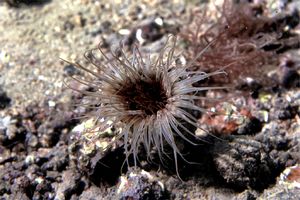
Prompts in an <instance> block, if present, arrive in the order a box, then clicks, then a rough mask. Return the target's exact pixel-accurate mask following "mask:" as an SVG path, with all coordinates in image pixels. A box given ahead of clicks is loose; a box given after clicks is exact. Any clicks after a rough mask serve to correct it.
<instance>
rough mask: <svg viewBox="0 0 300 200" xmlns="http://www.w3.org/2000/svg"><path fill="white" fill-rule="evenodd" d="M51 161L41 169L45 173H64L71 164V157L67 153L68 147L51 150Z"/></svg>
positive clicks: (49, 155) (48, 156)
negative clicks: (69, 163) (53, 171)
mask: <svg viewBox="0 0 300 200" xmlns="http://www.w3.org/2000/svg"><path fill="white" fill-rule="evenodd" d="M47 158H48V159H49V161H47V162H45V163H44V164H43V165H42V166H41V169H42V170H43V171H48V170H51V171H52V170H55V171H62V170H64V169H65V168H66V167H67V165H68V162H69V156H68V152H67V146H61V147H57V148H53V149H51V151H50V152H49V154H48V155H47Z"/></svg>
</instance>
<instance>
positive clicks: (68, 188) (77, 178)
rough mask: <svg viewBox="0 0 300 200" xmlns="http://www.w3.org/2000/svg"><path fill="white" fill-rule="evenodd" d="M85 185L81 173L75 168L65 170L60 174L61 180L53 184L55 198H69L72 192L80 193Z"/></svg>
mask: <svg viewBox="0 0 300 200" xmlns="http://www.w3.org/2000/svg"><path fill="white" fill-rule="evenodd" d="M84 187H85V184H84V182H82V181H81V175H80V174H79V173H78V172H77V171H75V170H71V169H70V170H67V171H64V172H63V174H62V182H61V183H59V184H57V183H55V184H54V188H55V191H56V196H55V199H70V198H71V196H72V195H73V194H77V195H80V194H81V193H82V191H83V189H84Z"/></svg>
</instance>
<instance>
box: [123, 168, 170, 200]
mask: <svg viewBox="0 0 300 200" xmlns="http://www.w3.org/2000/svg"><path fill="white" fill-rule="evenodd" d="M117 197H118V199H121V200H127V199H134V200H135V199H136V200H137V199H145V200H150V199H157V200H162V199H169V197H168V194H167V192H166V191H165V190H164V187H163V185H162V183H159V182H158V181H155V180H154V177H152V176H151V175H150V174H149V173H148V172H145V171H138V172H131V173H127V176H126V177H122V178H121V179H120V183H119V187H118V190H117Z"/></svg>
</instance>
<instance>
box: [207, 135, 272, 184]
mask: <svg viewBox="0 0 300 200" xmlns="http://www.w3.org/2000/svg"><path fill="white" fill-rule="evenodd" d="M213 154H214V161H215V164H216V167H217V170H218V172H219V173H220V174H221V176H222V177H223V178H224V179H225V180H226V182H227V183H229V184H230V185H233V186H234V187H235V188H237V189H245V188H254V189H257V190H262V189H264V188H266V187H267V186H268V185H270V184H271V183H274V182H275V179H276V176H277V175H278V174H277V172H276V171H275V166H274V162H273V161H272V159H271V158H270V157H269V156H268V154H267V152H265V150H264V145H263V144H262V143H260V142H258V141H255V140H253V139H250V138H238V137H235V138H231V140H230V141H227V142H226V141H225V140H224V141H220V142H217V143H216V144H215V145H214V151H213Z"/></svg>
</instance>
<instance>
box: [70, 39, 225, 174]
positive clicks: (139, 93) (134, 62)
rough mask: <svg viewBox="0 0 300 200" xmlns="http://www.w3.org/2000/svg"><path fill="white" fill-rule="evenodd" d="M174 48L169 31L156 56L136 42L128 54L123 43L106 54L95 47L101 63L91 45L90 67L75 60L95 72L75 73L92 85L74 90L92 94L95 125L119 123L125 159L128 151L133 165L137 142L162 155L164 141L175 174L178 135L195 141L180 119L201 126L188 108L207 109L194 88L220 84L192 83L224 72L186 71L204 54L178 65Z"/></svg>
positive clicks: (192, 142)
mask: <svg viewBox="0 0 300 200" xmlns="http://www.w3.org/2000/svg"><path fill="white" fill-rule="evenodd" d="M175 47H176V37H174V36H170V37H168V41H167V42H166V44H165V45H164V47H163V48H162V49H161V51H160V53H159V54H158V56H156V57H155V58H153V56H150V55H144V54H142V53H141V52H140V50H139V48H138V47H134V48H133V51H132V54H131V55H128V54H126V53H125V52H124V50H123V48H122V47H120V48H119V49H118V51H117V52H118V53H114V52H110V53H108V54H106V53H104V52H103V51H102V50H101V48H98V49H95V50H97V51H99V52H100V53H101V55H102V56H103V58H104V59H105V60H106V61H105V62H100V60H99V58H96V56H95V54H94V53H95V52H94V50H92V51H90V52H88V53H87V54H86V56H85V57H86V58H87V60H88V61H89V62H90V63H91V64H92V65H93V67H94V70H93V69H89V68H87V67H84V66H82V65H81V64H79V63H74V65H75V66H77V67H78V68H80V69H82V70H84V71H86V72H88V73H89V74H90V75H92V76H94V78H93V80H92V81H86V80H83V78H78V77H73V78H74V79H75V80H76V81H78V82H79V83H80V84H84V85H87V86H91V87H93V88H94V90H93V91H80V90H78V89H76V88H72V89H73V90H76V91H78V92H81V93H83V94H85V95H87V96H88V97H90V99H91V103H90V104H88V106H89V107H90V108H92V116H94V117H95V118H96V121H97V124H98V125H99V124H106V122H108V121H112V125H116V124H121V132H120V137H122V138H123V140H124V148H125V155H126V160H127V161H128V158H129V156H130V155H132V156H133V158H134V164H135V166H136V165H137V154H138V148H139V146H140V145H143V146H144V148H145V150H146V152H147V157H148V158H149V157H150V152H151V150H152V148H156V149H157V152H158V155H159V157H160V159H161V158H162V157H163V155H165V154H166V153H165V151H164V145H166V144H167V145H169V146H170V147H171V148H172V150H173V156H174V161H175V168H176V172H177V174H178V166H177V158H178V155H179V156H181V157H183V156H182V154H181V153H180V150H179V148H178V147H177V145H176V138H178V136H179V137H181V138H182V139H184V140H186V141H187V142H189V143H191V144H195V142H194V141H192V140H190V139H189V138H190V137H187V134H190V135H192V136H193V137H196V136H195V135H194V133H193V132H192V131H191V130H190V129H188V128H186V126H184V125H183V122H184V123H187V124H190V125H192V126H194V127H200V125H199V124H198V120H197V118H196V117H194V116H193V115H192V114H191V113H190V112H189V111H191V110H194V111H200V112H206V110H205V109H204V108H202V107H199V106H198V105H197V104H195V101H196V100H198V99H204V100H205V97H201V96H197V95H196V94H197V92H200V91H204V90H210V89H222V88H224V87H195V86H193V84H194V83H196V82H198V81H201V80H203V79H206V78H207V77H209V76H212V75H215V74H220V73H224V72H223V71H222V70H220V71H216V72H213V73H204V72H198V71H197V72H194V71H188V70H187V69H189V68H190V66H191V65H192V64H193V62H194V61H195V60H196V59H197V58H198V57H199V56H201V54H202V53H200V54H199V55H198V56H197V57H196V58H195V59H194V60H192V61H191V62H189V63H187V64H185V65H184V66H178V65H177V66H176V61H177V60H178V58H179V57H180V55H175ZM207 48H208V47H207ZM204 51H205V49H204V50H203V52H204ZM103 63H104V64H103ZM95 105H96V106H95ZM98 125H97V126H95V127H98ZM99 126H100V125H99ZM95 130H96V129H95ZM183 131H184V132H183ZM161 160H162V159H161Z"/></svg>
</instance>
